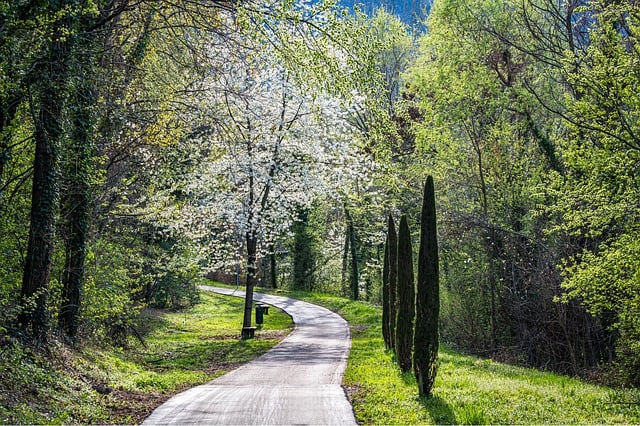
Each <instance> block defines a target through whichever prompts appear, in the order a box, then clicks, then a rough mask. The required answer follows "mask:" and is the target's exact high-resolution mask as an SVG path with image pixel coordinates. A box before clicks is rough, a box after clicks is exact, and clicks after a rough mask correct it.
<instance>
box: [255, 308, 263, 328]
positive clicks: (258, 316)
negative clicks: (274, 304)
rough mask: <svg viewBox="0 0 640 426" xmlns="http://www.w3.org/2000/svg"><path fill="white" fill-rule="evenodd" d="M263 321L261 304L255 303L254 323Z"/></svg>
mask: <svg viewBox="0 0 640 426" xmlns="http://www.w3.org/2000/svg"><path fill="white" fill-rule="evenodd" d="M262 323H264V309H263V307H262V305H256V324H262Z"/></svg>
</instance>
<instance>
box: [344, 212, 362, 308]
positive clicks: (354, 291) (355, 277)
mask: <svg viewBox="0 0 640 426" xmlns="http://www.w3.org/2000/svg"><path fill="white" fill-rule="evenodd" d="M344 212H345V215H346V219H347V235H348V239H349V247H350V248H351V253H350V254H351V274H350V278H351V279H350V284H351V286H350V287H351V298H352V299H353V300H358V298H359V297H360V289H359V286H358V283H359V281H360V275H359V272H358V252H357V247H356V231H355V228H354V227H353V220H352V219H351V215H350V214H349V210H347V209H346V208H345V211H344Z"/></svg>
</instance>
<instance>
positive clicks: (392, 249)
mask: <svg viewBox="0 0 640 426" xmlns="http://www.w3.org/2000/svg"><path fill="white" fill-rule="evenodd" d="M387 247H388V248H389V293H388V296H389V319H388V321H389V323H388V325H387V328H388V329H389V346H390V347H391V349H394V348H395V346H396V317H397V315H398V291H397V288H398V234H397V233H396V224H395V223H394V222H393V216H391V214H389V226H388V230H387Z"/></svg>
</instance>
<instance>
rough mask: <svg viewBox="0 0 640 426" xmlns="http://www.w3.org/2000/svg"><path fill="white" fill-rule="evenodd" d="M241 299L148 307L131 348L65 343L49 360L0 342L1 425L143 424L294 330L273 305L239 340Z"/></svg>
mask: <svg viewBox="0 0 640 426" xmlns="http://www.w3.org/2000/svg"><path fill="white" fill-rule="evenodd" d="M243 306H244V299H242V298H237V297H229V296H221V295H217V294H214V293H211V292H202V295H201V303H200V304H199V305H197V306H195V307H194V308H191V309H188V310H185V311H183V312H175V313H166V312H160V311H155V310H147V311H145V312H144V317H143V321H142V322H141V324H142V325H141V327H140V332H141V334H142V335H143V336H144V342H145V344H144V345H142V344H141V343H140V342H139V341H137V340H136V339H131V340H130V342H129V343H130V345H129V346H128V347H127V348H114V347H103V348H99V347H85V348H83V349H82V350H81V351H80V352H74V351H70V350H69V349H68V348H66V347H64V346H59V347H56V348H53V350H52V354H53V357H52V358H51V357H50V358H49V359H47V358H45V357H43V356H42V355H38V354H33V353H28V351H26V350H23V349H21V348H20V347H19V346H18V345H17V344H12V345H9V344H8V343H5V344H4V345H0V351H1V352H2V354H0V355H2V356H0V379H2V380H1V382H0V424H68V423H83V424H84V423H86V424H104V423H116V424H132V423H138V422H140V421H141V420H142V419H143V418H144V417H146V416H147V415H148V414H149V413H150V412H151V410H152V409H153V408H155V407H156V406H157V405H159V404H160V403H162V402H163V401H165V400H166V399H168V398H169V397H170V396H171V395H173V394H175V393H177V392H179V391H181V390H183V389H186V388H189V387H192V386H196V385H199V384H202V383H206V382H207V381H210V380H212V379H214V378H216V377H218V376H220V375H222V374H224V373H226V372H228V371H230V370H232V369H234V368H236V367H238V366H239V365H240V364H242V363H244V362H247V361H250V360H252V359H254V358H256V357H257V356H259V355H261V354H263V353H265V352H266V351H268V350H269V349H270V348H271V347H273V345H275V344H276V343H277V342H278V341H280V340H281V339H282V338H283V337H285V336H286V335H287V334H288V333H289V332H290V331H291V328H292V326H293V324H292V322H291V318H290V317H289V316H288V315H286V314H285V313H283V312H282V311H281V310H279V309H276V308H273V307H272V308H271V309H269V315H268V316H265V323H264V325H263V326H262V327H260V328H259V329H258V330H257V331H256V338H255V339H251V340H240V339H239V335H240V329H241V325H242V312H243ZM0 343H2V342H0ZM10 346H11V347H10ZM96 387H100V388H102V389H105V388H108V389H109V390H110V392H109V393H108V394H100V393H98V392H96V390H95V388H96Z"/></svg>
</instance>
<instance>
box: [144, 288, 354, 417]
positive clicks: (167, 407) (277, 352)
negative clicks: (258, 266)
mask: <svg viewBox="0 0 640 426" xmlns="http://www.w3.org/2000/svg"><path fill="white" fill-rule="evenodd" d="M200 288H201V289H203V290H209V291H214V292H216V293H221V294H227V295H233V296H239V297H244V291H236V290H232V289H224V288H219V287H209V286H202V287H200ZM254 299H255V300H256V301H260V302H264V303H267V304H269V305H273V306H277V307H278V308H281V309H283V310H285V311H286V312H287V313H288V314H289V315H291V317H292V318H293V322H294V323H295V326H296V327H295V329H294V331H293V332H292V333H291V334H290V335H289V336H288V337H286V338H285V339H284V340H282V341H281V342H280V343H279V344H278V345H276V346H275V347H274V348H273V349H271V350H270V351H269V352H267V353H266V354H264V355H262V356H261V357H259V358H257V359H255V360H254V361H252V362H250V363H248V364H245V365H243V366H242V367H240V368H238V369H237V370H234V371H232V372H230V373H228V374H225V375H224V376H222V377H219V378H217V379H216V380H213V381H212V382H209V383H207V384H205V385H202V386H198V387H195V388H192V389H189V390H187V391H185V392H182V393H180V394H178V395H176V396H174V397H173V398H171V399H170V400H169V401H167V402H166V403H164V404H163V405H161V406H160V407H158V408H157V409H156V410H155V411H154V412H153V413H152V414H151V415H150V416H149V417H148V418H147V419H146V420H145V422H144V423H143V424H149V425H153V424H164V425H166V424H180V425H195V424H199V425H203V424H208V425H213V424H219V425H232V424H234V425H239V424H242V425H256V424H259V425H293V424H296V425H300V424H313V425H355V424H356V420H355V418H354V415H353V410H352V408H351V405H350V404H349V401H348V400H347V397H346V395H345V393H344V390H343V388H342V386H341V383H342V376H343V374H344V370H345V367H346V363H347V356H348V354H349V348H350V345H351V337H350V333H349V325H348V324H347V322H346V321H345V320H344V319H342V317H340V316H339V315H337V314H335V313H333V312H331V311H329V310H328V309H325V308H322V307H320V306H317V305H313V304H311V303H306V302H302V301H300V300H295V299H289V298H287V297H281V296H273V295H266V294H261V293H254ZM268 318H269V317H268V316H267V317H266V318H265V320H266V321H268Z"/></svg>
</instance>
